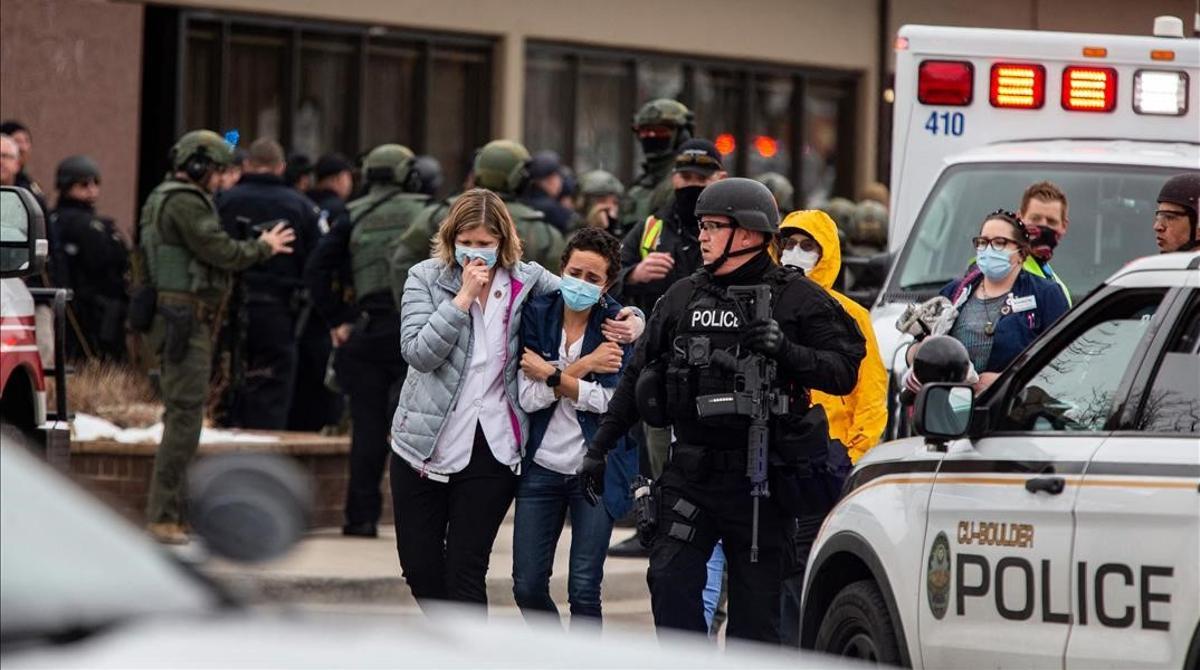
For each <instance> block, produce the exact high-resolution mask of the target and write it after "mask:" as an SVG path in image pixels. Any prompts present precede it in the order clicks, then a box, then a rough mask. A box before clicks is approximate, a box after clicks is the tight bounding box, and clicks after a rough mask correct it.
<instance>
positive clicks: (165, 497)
mask: <svg viewBox="0 0 1200 670" xmlns="http://www.w3.org/2000/svg"><path fill="white" fill-rule="evenodd" d="M232 160H233V150H232V147H230V145H229V144H228V143H227V142H226V141H225V140H224V139H223V138H222V137H221V136H220V135H217V134H216V133H214V132H212V131H211V130H193V131H191V132H189V133H186V134H184V135H183V137H180V138H179V141H178V142H176V143H175V146H173V147H172V148H171V153H170V161H171V172H170V173H169V174H168V175H167V178H166V179H165V180H164V181H163V183H161V184H159V185H158V186H157V187H156V188H155V189H154V190H153V191H152V192H151V193H150V196H149V197H148V198H147V199H146V203H145V205H143V207H142V215H141V221H140V223H139V240H140V252H139V254H138V263H137V264H136V266H135V272H134V281H135V283H136V284H137V285H138V288H137V290H136V292H135V293H134V296H133V299H132V300H131V303H130V309H129V325H130V326H131V327H132V328H133V329H134V330H137V331H139V332H142V333H144V335H143V351H144V352H147V353H148V354H149V355H150V357H152V358H155V359H157V361H156V362H157V364H158V367H159V390H160V392H161V396H162V401H163V435H162V441H161V443H160V444H159V447H158V451H157V452H156V453H155V457H154V474H153V477H152V478H151V480H150V492H149V496H148V499H147V503H146V521H147V523H148V529H149V530H150V532H151V534H153V535H154V536H155V537H156V538H157V539H159V540H160V541H163V542H170V543H180V542H186V541H187V534H186V533H185V532H184V530H183V526H182V522H183V516H182V514H183V510H182V505H181V503H182V500H181V499H182V495H183V477H184V473H185V471H186V470H187V466H188V462H189V461H190V460H191V458H192V455H193V454H195V452H196V447H197V446H198V445H199V442H200V428H201V423H202V421H203V419H204V407H205V403H206V401H207V400H208V384H209V374H210V370H211V366H212V331H213V328H214V327H215V326H216V322H217V321H218V320H219V315H220V312H221V305H223V304H224V303H225V301H226V299H227V297H228V292H229V289H230V285H231V278H230V274H231V273H233V272H237V271H241V270H245V269H247V268H249V267H251V266H252V265H254V264H256V263H260V262H262V261H265V260H267V259H268V258H270V257H272V256H274V255H276V254H290V253H292V246H291V245H292V242H293V241H294V240H295V237H296V232H295V230H294V229H293V228H290V227H288V226H287V225H286V224H285V223H275V224H273V225H270V226H268V227H266V228H264V229H263V230H262V231H261V232H260V233H257V234H256V236H255V237H250V238H248V239H245V240H235V239H233V238H231V237H230V236H229V235H228V234H227V233H226V232H225V230H224V229H223V228H222V227H221V222H220V219H219V218H218V216H217V212H216V209H215V207H214V205H213V202H212V199H211V194H212V193H213V192H215V191H216V189H217V187H218V185H219V184H220V179H221V175H222V172H223V171H224V169H225V168H226V167H227V166H228V165H229V164H230V162H231V161H232Z"/></svg>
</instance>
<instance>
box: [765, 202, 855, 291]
mask: <svg viewBox="0 0 1200 670" xmlns="http://www.w3.org/2000/svg"><path fill="white" fill-rule="evenodd" d="M795 230H801V231H803V232H805V233H807V234H808V235H809V236H810V237H812V238H813V239H814V240H816V241H817V244H819V245H821V260H819V261H817V265H816V267H814V268H813V269H812V272H810V273H808V278H809V279H811V280H813V281H815V282H816V283H818V284H820V285H821V286H822V287H824V288H825V289H826V290H828V289H831V288H833V281H834V280H835V279H837V276H838V272H840V271H841V269H842V245H841V241H840V240H839V239H838V233H837V224H836V223H834V222H833V219H831V218H829V215H828V214H826V213H825V212H822V211H821V210H819V209H804V210H799V211H796V212H792V213H791V214H788V215H787V218H785V219H784V220H783V223H781V224H779V234H780V235H781V236H784V237H786V236H787V235H788V234H789V233H790V232H792V231H795Z"/></svg>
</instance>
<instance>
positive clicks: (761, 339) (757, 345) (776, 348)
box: [743, 319, 787, 358]
mask: <svg viewBox="0 0 1200 670" xmlns="http://www.w3.org/2000/svg"><path fill="white" fill-rule="evenodd" d="M743 341H744V342H745V343H746V346H748V347H750V348H751V349H753V350H754V351H757V352H758V353H760V354H764V355H766V356H770V357H771V358H778V357H779V355H780V354H782V353H783V352H784V351H785V349H786V348H787V338H786V337H784V335H783V329H782V328H780V327H779V322H778V321H776V320H775V319H767V320H766V321H755V322H754V323H752V324H750V327H749V328H748V329H746V334H745V336H744V338H743Z"/></svg>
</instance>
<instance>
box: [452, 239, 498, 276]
mask: <svg viewBox="0 0 1200 670" xmlns="http://www.w3.org/2000/svg"><path fill="white" fill-rule="evenodd" d="M497 249H498V247H464V246H462V245H460V244H456V245H454V259H455V260H457V261H458V264H459V265H462V266H464V267H465V266H466V265H467V263H470V262H471V261H473V260H475V259H476V258H478V259H479V260H481V261H483V263H484V265H486V266H487V267H488V269H489V270H490V269H492V268H493V267H495V266H496V251H497Z"/></svg>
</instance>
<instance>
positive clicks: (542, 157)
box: [529, 150, 562, 179]
mask: <svg viewBox="0 0 1200 670" xmlns="http://www.w3.org/2000/svg"><path fill="white" fill-rule="evenodd" d="M561 167H562V161H560V160H559V158H558V154H557V153H555V152H553V151H550V150H546V151H539V152H537V153H536V154H534V155H533V158H532V159H531V160H530V161H529V178H530V179H541V178H543V177H549V176H550V175H552V174H554V173H555V172H558V171H559V169H560V168H561Z"/></svg>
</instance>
